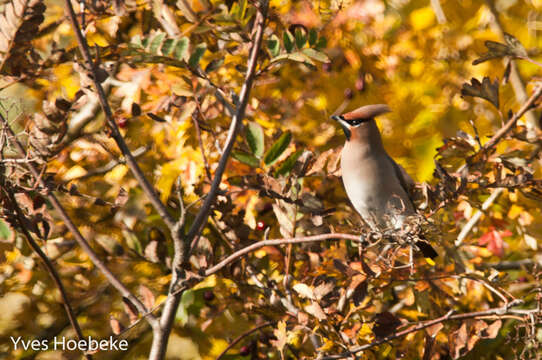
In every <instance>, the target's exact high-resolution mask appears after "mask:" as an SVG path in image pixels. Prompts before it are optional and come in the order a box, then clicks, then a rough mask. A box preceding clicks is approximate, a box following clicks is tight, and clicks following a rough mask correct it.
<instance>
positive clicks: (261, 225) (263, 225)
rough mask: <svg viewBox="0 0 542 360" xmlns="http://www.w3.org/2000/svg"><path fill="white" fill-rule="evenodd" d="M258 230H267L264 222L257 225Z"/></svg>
mask: <svg viewBox="0 0 542 360" xmlns="http://www.w3.org/2000/svg"><path fill="white" fill-rule="evenodd" d="M256 230H258V231H263V230H265V223H264V222H263V221H258V222H257V223H256Z"/></svg>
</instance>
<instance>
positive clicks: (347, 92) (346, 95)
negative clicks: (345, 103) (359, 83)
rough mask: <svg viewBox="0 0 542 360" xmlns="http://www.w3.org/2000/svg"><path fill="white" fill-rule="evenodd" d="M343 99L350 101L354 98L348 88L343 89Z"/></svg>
mask: <svg viewBox="0 0 542 360" xmlns="http://www.w3.org/2000/svg"><path fill="white" fill-rule="evenodd" d="M344 97H345V98H346V99H348V100H350V99H352V98H353V97H354V92H353V91H352V89H350V88H346V89H344Z"/></svg>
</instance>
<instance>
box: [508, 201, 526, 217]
mask: <svg viewBox="0 0 542 360" xmlns="http://www.w3.org/2000/svg"><path fill="white" fill-rule="evenodd" d="M522 211H523V208H522V207H521V206H518V205H516V204H513V205H512V206H511V207H510V210H508V215H507V216H508V218H510V219H512V220H513V219H515V218H517V217H518V216H519V215H520V214H521V212H522Z"/></svg>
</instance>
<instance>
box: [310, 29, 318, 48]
mask: <svg viewBox="0 0 542 360" xmlns="http://www.w3.org/2000/svg"><path fill="white" fill-rule="evenodd" d="M317 40H318V33H317V32H316V30H315V29H310V30H309V45H310V46H315V45H316V41H317Z"/></svg>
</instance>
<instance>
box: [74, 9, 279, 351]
mask: <svg viewBox="0 0 542 360" xmlns="http://www.w3.org/2000/svg"><path fill="white" fill-rule="evenodd" d="M67 1H69V0H67ZM268 4H269V2H268V0H263V1H262V5H263V6H261V7H259V8H258V12H257V15H256V20H255V22H254V28H255V29H256V31H255V35H254V39H253V42H252V48H251V50H250V55H249V59H248V66H247V68H248V70H247V73H246V76H245V81H244V83H243V86H242V88H241V94H240V100H239V105H238V106H237V109H236V111H235V114H234V115H233V117H232V122H231V124H230V129H229V131H228V136H227V138H226V146H225V148H224V151H223V153H222V156H221V158H220V161H219V163H218V167H217V170H216V173H215V176H214V179H213V182H212V184H211V189H210V190H209V192H208V193H207V196H206V198H205V201H204V203H203V205H202V207H201V208H200V210H199V212H198V214H197V215H196V218H195V219H194V222H193V223H192V226H191V227H190V230H189V231H188V234H187V235H186V236H182V229H181V228H182V226H179V223H177V224H176V226H175V227H174V228H173V229H172V232H175V233H176V235H175V234H174V236H173V245H174V255H173V263H172V277H171V283H170V289H169V291H170V295H169V296H168V298H167V299H166V301H165V305H164V310H163V312H162V316H161V317H160V330H159V331H158V330H155V332H154V336H153V342H152V345H151V352H150V355H149V360H161V359H163V358H164V356H165V353H166V348H167V342H168V338H169V334H170V333H171V328H172V326H173V320H174V318H175V313H176V312H177V307H178V306H179V302H180V300H181V296H182V292H183V291H184V290H183V291H180V292H178V293H177V292H176V289H175V287H176V286H177V285H178V283H179V280H180V279H181V278H182V277H183V276H184V275H182V273H181V271H182V270H181V269H182V268H183V267H184V266H185V264H187V263H188V259H189V258H190V253H191V250H192V249H194V248H195V247H196V245H197V240H196V239H197V238H198V236H199V233H200V231H201V229H202V227H203V225H204V224H205V223H206V221H207V218H208V216H209V212H210V211H211V205H212V204H213V202H214V201H215V199H216V195H217V192H218V188H219V186H220V183H221V182H222V175H223V174H224V171H225V170H226V165H227V162H228V158H229V156H230V153H231V151H232V149H233V144H234V142H235V139H236V138H237V133H238V132H239V129H240V128H241V123H242V120H243V117H244V116H245V109H246V106H247V103H248V99H249V96H250V90H251V88H252V83H253V80H254V73H255V70H256V63H257V58H258V53H259V50H260V46H261V43H262V39H263V32H264V28H265V19H266V15H267V14H266V13H267V7H268ZM173 294H175V295H173Z"/></svg>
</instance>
